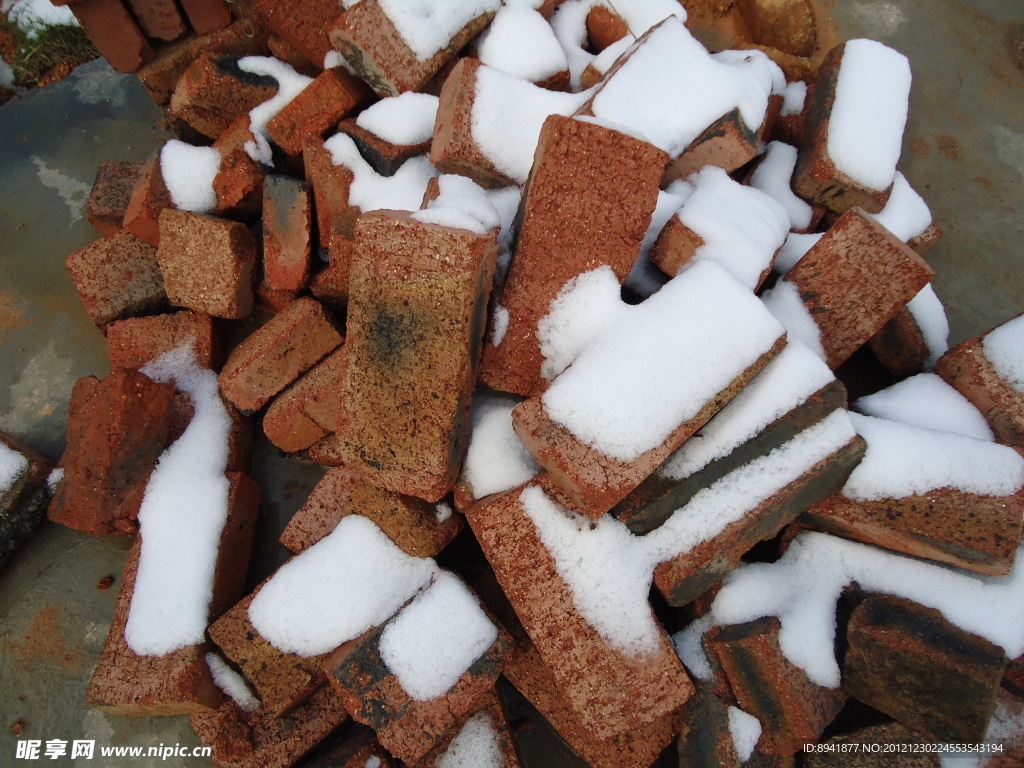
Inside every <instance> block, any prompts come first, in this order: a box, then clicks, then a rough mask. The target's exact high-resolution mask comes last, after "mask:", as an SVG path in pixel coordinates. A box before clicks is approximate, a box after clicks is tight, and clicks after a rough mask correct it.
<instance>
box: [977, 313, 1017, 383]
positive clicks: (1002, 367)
mask: <svg viewBox="0 0 1024 768" xmlns="http://www.w3.org/2000/svg"><path fill="white" fill-rule="evenodd" d="M982 350H983V351H984V353H985V358H986V359H987V360H988V361H989V362H990V363H991V364H992V367H993V368H995V371H996V373H997V374H999V376H1000V378H1002V379H1005V380H1006V383H1007V384H1009V385H1010V386H1011V387H1013V388H1014V389H1015V390H1017V391H1018V392H1024V315H1020V316H1018V317H1015V318H1013V319H1012V320H1009V321H1007V322H1005V323H1003V324H1002V325H1000V326H999V327H997V328H995V329H994V330H992V331H989V332H988V334H987V335H986V336H985V338H984V341H983V342H982Z"/></svg>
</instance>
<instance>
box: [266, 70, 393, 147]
mask: <svg viewBox="0 0 1024 768" xmlns="http://www.w3.org/2000/svg"><path fill="white" fill-rule="evenodd" d="M372 98H373V92H372V91H371V90H370V89H369V87H367V85H366V83H364V82H363V81H362V80H360V79H359V78H357V77H354V76H352V75H350V74H349V73H348V71H347V70H346V69H345V68H344V67H333V68H331V69H325V70H324V71H323V72H321V73H320V74H319V75H317V77H316V79H314V80H313V82H312V83H310V84H309V85H308V86H306V87H305V88H304V89H303V90H302V92H301V93H299V95H298V96H296V97H295V98H294V99H292V100H291V101H290V102H288V104H287V105H286V106H285V107H284V109H282V110H281V111H280V112H278V113H277V115H276V116H275V117H274V119H273V120H271V121H270V123H268V125H267V131H268V133H269V134H270V138H271V139H273V140H274V142H275V143H276V144H277V145H278V146H279V147H281V149H283V150H284V151H285V152H287V153H288V154H289V155H297V154H299V153H300V152H302V147H303V145H304V144H305V142H306V139H307V138H309V137H316V138H322V137H323V136H324V134H326V133H327V132H328V131H329V130H331V129H332V128H334V127H335V126H336V125H337V124H338V121H340V120H341V119H342V118H343V117H345V116H346V115H349V114H350V113H352V112H354V111H355V110H356V109H358V108H359V107H361V106H363V105H364V104H367V103H369V101H370V100H371V99H372Z"/></svg>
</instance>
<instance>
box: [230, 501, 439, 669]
mask: <svg viewBox="0 0 1024 768" xmlns="http://www.w3.org/2000/svg"><path fill="white" fill-rule="evenodd" d="M437 572H438V570H437V566H436V565H435V564H434V561H433V560H431V559H429V558H419V557H412V556H411V555H407V554H406V553H405V552H403V551H402V550H401V549H399V548H398V546H396V545H395V544H394V542H392V541H391V539H389V538H388V537H387V535H385V534H384V533H383V532H382V531H381V530H380V528H378V527H377V526H376V525H375V524H374V523H372V522H371V521H370V520H368V519H366V518H365V517H361V516H359V515H349V516H347V517H345V518H344V519H342V521H341V522H340V523H338V525H337V527H336V528H335V529H334V530H333V531H332V532H331V533H330V534H328V535H327V536H325V537H324V538H323V539H321V540H320V541H318V542H317V543H316V544H314V545H313V546H312V547H310V548H309V549H307V550H305V551H304V552H302V554H300V555H297V556H295V557H293V558H292V559H291V560H289V561H288V562H287V563H285V564H284V565H283V566H281V567H280V568H279V569H278V570H277V573H275V574H274V575H273V576H272V577H271V578H270V580H269V581H267V583H266V584H264V586H263V588H262V589H261V590H260V591H259V593H258V594H257V595H256V597H255V598H253V601H252V603H250V605H249V620H250V621H251V622H252V625H253V627H255V628H256V631H257V632H259V633H260V634H261V635H262V636H263V637H264V638H265V639H266V640H267V641H268V642H270V643H271V645H273V646H274V647H275V648H277V649H278V650H281V651H285V652H287V653H296V654H298V655H300V656H306V657H309V656H317V655H319V654H322V653H327V652H328V651H333V650H334V649H335V648H337V647H338V646H340V645H341V644H342V643H345V642H347V641H349V640H351V639H353V638H355V637H358V636H359V635H361V634H362V633H363V632H365V631H366V630H368V629H370V628H371V627H375V626H379V625H381V624H383V623H384V622H385V621H387V619H388V618H390V617H391V616H392V615H393V614H394V613H395V612H396V611H397V610H398V609H399V608H401V607H402V606H403V605H404V604H405V603H406V602H408V601H409V600H410V599H411V598H412V597H413V596H414V595H415V594H416V593H417V592H418V591H419V590H420V589H422V588H423V587H425V586H426V585H427V584H429V583H430V581H431V580H432V579H433V578H434V576H435V575H436V574H437Z"/></svg>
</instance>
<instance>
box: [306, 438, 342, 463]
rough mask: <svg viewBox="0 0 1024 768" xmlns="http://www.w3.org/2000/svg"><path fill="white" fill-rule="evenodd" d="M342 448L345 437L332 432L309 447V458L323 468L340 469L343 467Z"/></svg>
mask: <svg viewBox="0 0 1024 768" xmlns="http://www.w3.org/2000/svg"><path fill="white" fill-rule="evenodd" d="M344 448H345V435H344V434H343V433H340V432H332V433H331V434H329V435H327V436H326V437H324V438H323V439H321V440H318V441H317V442H315V443H313V445H311V446H310V447H309V451H308V453H309V458H310V459H311V460H312V461H315V462H316V463H317V464H321V465H322V466H325V467H341V466H344V465H345V459H344V457H343V455H342V454H343V451H344Z"/></svg>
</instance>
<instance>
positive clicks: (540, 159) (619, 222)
mask: <svg viewBox="0 0 1024 768" xmlns="http://www.w3.org/2000/svg"><path fill="white" fill-rule="evenodd" d="M535 158H536V159H535V162H534V167H533V171H532V172H531V174H530V180H529V182H528V183H527V186H526V188H525V190H524V192H523V199H522V203H521V205H520V215H519V216H518V217H517V218H518V219H519V220H520V221H521V224H520V226H519V229H518V235H517V238H516V242H515V244H514V256H513V259H512V266H511V268H510V269H509V273H508V277H507V278H506V280H505V285H504V287H503V289H502V293H501V299H500V301H501V306H503V307H504V308H505V309H507V310H508V313H509V323H508V329H507V331H506V332H505V335H504V338H503V339H502V342H501V344H500V345H498V346H495V345H494V344H493V343H490V342H488V343H487V344H485V345H484V353H483V357H482V359H481V362H480V380H481V381H482V382H483V383H484V384H486V385H487V386H489V387H491V388H492V389H497V390H500V391H502V392H514V393H516V394H521V395H530V394H533V393H535V392H536V391H538V390H539V389H540V388H541V387H543V385H544V384H545V383H546V382H545V381H544V380H543V378H542V376H541V366H542V364H543V361H544V357H543V355H542V354H541V349H540V341H539V340H538V339H537V323H538V322H539V321H540V319H541V318H542V317H544V316H545V315H546V314H547V313H548V311H549V309H550V306H551V301H552V300H553V299H554V298H555V297H556V296H557V295H558V293H559V292H560V291H561V290H562V288H563V287H564V286H565V284H566V283H567V282H569V280H571V279H572V278H574V277H576V276H577V275H579V274H581V273H583V272H587V271H590V270H593V269H597V268H598V267H601V266H604V265H608V266H610V267H611V268H612V270H613V271H614V272H615V275H616V277H617V278H618V279H619V281H620V282H621V281H622V280H624V279H625V277H626V275H627V274H629V271H630V269H632V267H633V264H634V263H635V262H636V259H637V256H638V255H639V253H640V245H641V243H642V242H643V239H644V235H645V234H646V231H647V226H648V224H649V223H650V218H651V213H652V212H653V211H654V207H655V205H656V203H657V198H658V182H659V180H660V178H661V172H662V169H663V168H664V166H665V163H666V162H667V160H668V155H666V154H665V153H664V152H662V151H661V150H659V149H657V148H655V147H653V146H652V145H650V144H648V143H647V142H644V141H640V140H639V139H636V138H633V137H632V136H627V135H626V134H623V133H619V132H618V131H614V130H612V129H610V128H605V127H604V126H600V125H595V124H593V123H587V122H582V121H580V120H574V119H572V118H569V117H562V116H561V115H552V116H550V117H548V119H547V120H546V121H545V122H544V127H543V129H542V130H541V134H540V140H539V142H538V144H537V154H536V155H535Z"/></svg>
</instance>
